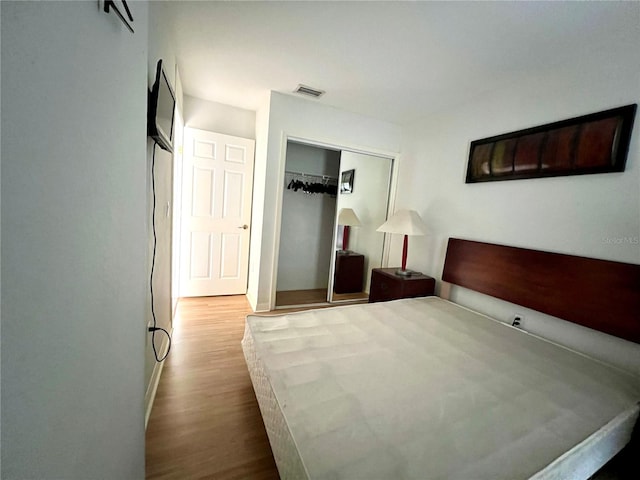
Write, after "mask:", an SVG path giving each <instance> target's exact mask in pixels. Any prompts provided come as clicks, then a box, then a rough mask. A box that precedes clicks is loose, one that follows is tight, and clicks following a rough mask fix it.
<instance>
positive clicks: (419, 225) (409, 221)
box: [376, 210, 427, 235]
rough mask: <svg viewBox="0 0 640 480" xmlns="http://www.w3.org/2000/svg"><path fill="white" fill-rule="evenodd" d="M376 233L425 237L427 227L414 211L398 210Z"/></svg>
mask: <svg viewBox="0 0 640 480" xmlns="http://www.w3.org/2000/svg"><path fill="white" fill-rule="evenodd" d="M376 231H377V232H386V233H398V234H400V235H426V234H427V226H426V225H425V223H424V222H423V221H422V219H421V218H420V215H418V212H416V211H415V210H398V211H397V212H395V213H394V214H393V215H391V218H389V219H388V220H387V221H386V222H385V223H383V224H382V225H380V226H379V227H378V229H377V230H376Z"/></svg>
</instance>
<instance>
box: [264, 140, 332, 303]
mask: <svg viewBox="0 0 640 480" xmlns="http://www.w3.org/2000/svg"><path fill="white" fill-rule="evenodd" d="M286 169H287V171H293V172H304V173H307V174H310V175H329V176H332V177H334V178H336V177H337V176H338V171H339V169H340V152H336V151H331V150H326V149H322V148H318V147H313V146H309V145H301V144H298V143H292V142H289V143H288V145H287V160H286ZM286 178H289V177H286ZM335 218H336V197H335V196H333V197H332V196H330V195H327V194H322V193H316V194H312V195H309V194H306V193H304V192H303V191H302V190H298V191H297V192H296V191H294V190H289V189H285V190H284V192H283V198H282V224H281V227H280V231H281V235H280V254H279V262H278V278H277V283H276V288H277V290H278V291H286V290H311V289H317V288H327V285H328V283H329V270H330V267H331V249H332V247H333V231H334V223H335Z"/></svg>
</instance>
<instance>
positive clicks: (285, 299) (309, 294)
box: [276, 288, 369, 308]
mask: <svg viewBox="0 0 640 480" xmlns="http://www.w3.org/2000/svg"><path fill="white" fill-rule="evenodd" d="M333 300H334V301H337V302H340V301H345V300H354V301H361V302H366V301H367V300H369V294H368V293H366V292H358V293H334V294H333ZM326 301H327V289H326V288H318V289H315V290H285V291H281V292H276V306H277V308H281V307H286V306H289V305H307V304H314V305H319V304H323V303H325V302H326Z"/></svg>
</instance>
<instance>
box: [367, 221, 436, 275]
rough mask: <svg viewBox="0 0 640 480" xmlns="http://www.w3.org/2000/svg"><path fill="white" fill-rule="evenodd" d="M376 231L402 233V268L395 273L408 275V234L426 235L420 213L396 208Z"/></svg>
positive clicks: (409, 272)
mask: <svg viewBox="0 0 640 480" xmlns="http://www.w3.org/2000/svg"><path fill="white" fill-rule="evenodd" d="M376 231H377V232H385V233H397V234H400V235H404V243H403V245H402V269H401V270H396V275H401V276H403V277H410V276H411V274H412V273H413V272H412V271H411V270H407V250H408V245H409V239H408V237H409V235H426V233H427V226H426V225H425V224H424V222H423V221H422V219H421V218H420V215H418V212H416V211H415V210H398V211H397V212H395V213H394V214H393V215H391V218H389V219H388V220H387V221H386V222H385V223H383V224H382V225H380V227H378V229H377V230H376Z"/></svg>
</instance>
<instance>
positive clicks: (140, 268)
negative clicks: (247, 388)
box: [0, 2, 148, 479]
mask: <svg viewBox="0 0 640 480" xmlns="http://www.w3.org/2000/svg"><path fill="white" fill-rule="evenodd" d="M0 8H1V9H2V10H1V16H2V160H3V165H2V278H3V282H2V441H1V444H2V473H1V475H2V477H3V478H65V479H86V478H95V477H96V476H99V477H101V478H114V479H115V478H123V479H124V478H127V479H133V478H143V477H144V411H143V396H144V369H143V364H144V353H143V352H144V341H145V340H144V338H145V335H146V334H145V331H144V328H143V324H144V318H145V290H146V287H145V286H146V284H147V280H146V255H145V245H146V239H147V230H146V223H145V219H146V209H145V206H146V197H145V179H146V164H145V146H146V110H147V25H148V22H147V4H146V3H137V2H135V3H133V4H132V5H131V10H132V13H133V16H134V19H135V29H136V33H135V34H131V33H129V31H128V30H126V29H125V27H124V26H123V25H122V24H121V23H120V21H119V20H118V19H117V18H116V17H115V16H114V15H107V14H106V13H104V12H102V11H100V10H99V9H98V7H97V4H96V2H16V3H12V2H2V4H1V7H0Z"/></svg>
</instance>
